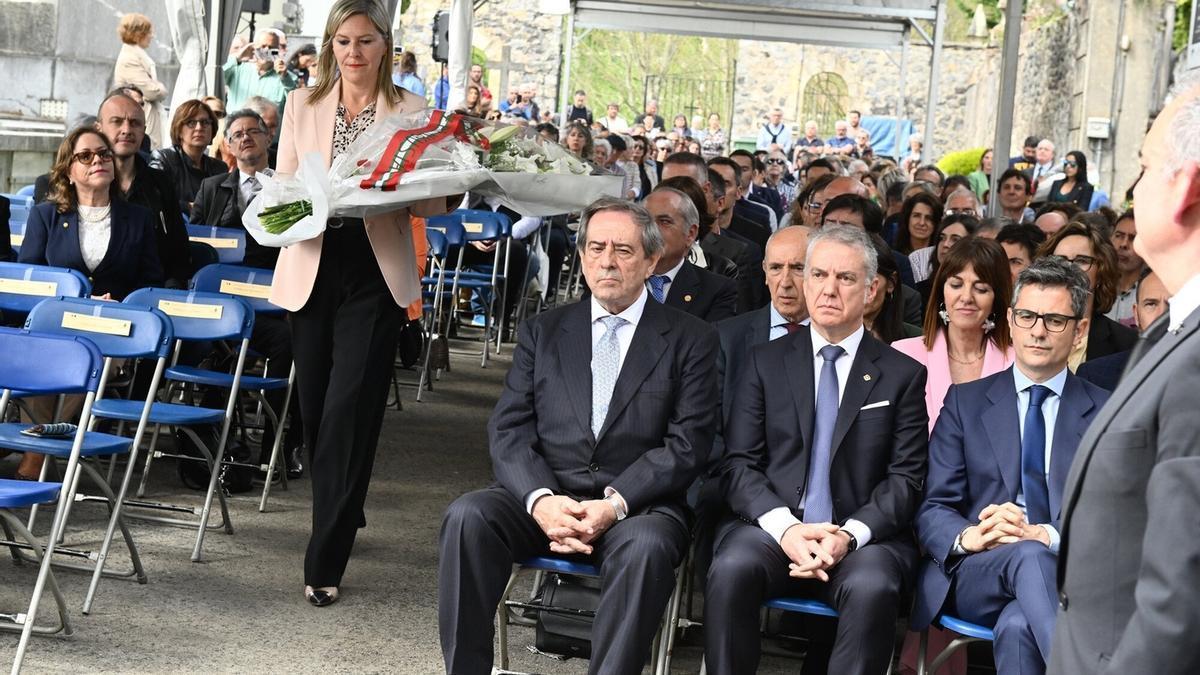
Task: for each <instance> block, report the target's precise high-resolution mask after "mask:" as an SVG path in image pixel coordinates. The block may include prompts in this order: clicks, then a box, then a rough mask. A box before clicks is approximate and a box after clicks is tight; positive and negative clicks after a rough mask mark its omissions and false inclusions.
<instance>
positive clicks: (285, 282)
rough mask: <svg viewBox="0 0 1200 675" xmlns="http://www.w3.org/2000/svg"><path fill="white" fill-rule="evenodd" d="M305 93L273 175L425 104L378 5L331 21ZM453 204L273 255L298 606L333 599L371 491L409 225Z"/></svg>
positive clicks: (408, 263) (288, 108) (288, 115)
mask: <svg viewBox="0 0 1200 675" xmlns="http://www.w3.org/2000/svg"><path fill="white" fill-rule="evenodd" d="M319 53H320V56H319V60H318V64H317V72H318V73H320V79H319V80H318V82H317V85H316V86H315V87H313V88H309V89H297V90H295V91H292V92H291V93H289V94H288V97H287V104H286V105H285V106H284V109H283V110H284V114H283V129H282V131H281V133H280V135H279V155H278V161H277V165H276V171H277V172H278V173H279V174H282V175H290V174H294V173H296V170H297V168H298V167H299V164H300V158H302V157H304V156H306V155H308V154H309V153H318V154H319V155H320V156H321V157H322V159H323V160H324V164H325V166H326V167H328V166H329V164H330V163H331V162H332V161H333V159H334V158H336V157H338V156H340V155H342V154H343V153H344V152H345V151H346V149H347V148H348V147H349V146H350V144H351V143H353V142H354V140H355V139H356V138H358V137H359V135H361V134H362V132H364V131H365V130H367V129H368V128H369V127H370V126H371V125H372V124H374V122H375V121H376V120H377V119H382V118H383V117H385V116H388V115H392V114H398V113H409V112H415V111H419V110H421V109H423V108H425V107H426V103H425V99H423V98H420V97H418V96H415V95H413V94H412V93H411V92H406V91H405V90H403V89H401V88H399V87H396V86H395V85H394V84H392V33H391V17H390V16H389V15H388V12H387V10H386V9H385V8H384V7H383V6H382V5H381V4H380V3H379V2H378V1H376V0H338V1H337V2H335V3H334V5H333V7H332V9H330V10H329V18H328V19H327V20H326V23H325V32H324V37H323V38H322V40H321V49H320V50H319ZM460 201H461V197H460V196H456V197H451V198H441V197H439V198H436V199H429V200H425V201H421V202H416V203H415V204H412V205H411V206H410V207H408V208H398V209H396V210H394V211H388V212H386V213H380V214H376V215H371V216H367V217H365V218H331V219H330V220H329V222H328V223H327V224H326V229H325V232H324V234H322V235H321V236H319V237H317V238H315V239H309V240H307V241H302V242H300V243H298V244H293V245H292V246H288V247H287V248H284V249H283V250H282V251H280V254H279V262H278V264H277V265H276V268H275V280H274V284H273V285H272V287H271V302H273V303H275V304H276V305H279V306H280V307H283V308H284V309H286V310H288V312H289V313H290V314H289V318H290V320H291V327H292V349H293V353H294V355H295V364H296V384H297V388H298V392H299V402H300V412H301V417H302V418H303V419H304V432H305V439H306V445H307V447H308V448H309V450H310V452H311V459H310V463H311V465H312V492H313V505H312V509H313V521H312V522H313V526H312V536H311V537H310V538H309V542H308V550H307V552H306V554H305V557H304V583H305V587H304V595H305V598H306V599H307V600H308V601H309V603H311V604H312V605H314V606H317V607H324V606H326V605H329V604H332V603H333V602H335V601H337V599H338V587H339V586H340V585H341V583H342V575H343V574H344V573H345V570H346V564H347V563H348V562H349V560H350V552H351V549H352V548H353V547H354V539H355V536H356V534H357V532H358V528H360V527H364V526H365V525H366V517H365V515H364V513H363V506H364V504H365V503H366V498H367V487H368V485H369V484H370V481H371V468H372V465H373V463H374V460H375V447H376V444H377V442H378V440H379V432H380V427H381V426H382V424H383V412H384V407H385V404H386V402H387V395H388V387H389V385H390V384H391V373H392V362H393V359H394V358H395V356H396V345H397V340H398V337H399V331H400V326H401V325H402V324H403V322H404V307H406V306H407V305H408V304H409V303H411V302H412V301H413V300H416V299H417V298H419V297H420V295H421V285H420V279H419V277H418V274H417V261H416V253H415V252H414V250H413V234H412V229H413V226H412V223H411V222H410V221H409V215H410V214H411V215H413V216H420V217H427V216H433V215H439V214H443V213H446V212H448V211H450V210H451V209H453V208H454V205H456V204H458V203H459V202H460Z"/></svg>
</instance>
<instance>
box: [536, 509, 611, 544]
mask: <svg viewBox="0 0 1200 675" xmlns="http://www.w3.org/2000/svg"><path fill="white" fill-rule="evenodd" d="M533 519H534V520H535V521H537V524H538V527H540V528H542V532H545V533H546V536H547V537H549V538H550V550H551V551H552V552H554V553H566V554H569V553H582V554H584V555H591V553H592V546H591V543H592V542H593V541H595V540H596V539H598V538H599V537H600V535H602V534H604V532H605V531H606V530H608V528H610V527H612V525H613V523H615V522H617V514H616V512H615V511H614V510H613V507H612V504H609V503H608V502H606V501H604V500H603V499H591V500H588V501H583V502H578V501H575V500H574V499H571V498H570V497H566V496H563V495H546V496H544V497H539V498H538V500H537V501H536V502H534V504H533Z"/></svg>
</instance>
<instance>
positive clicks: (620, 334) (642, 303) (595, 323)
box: [525, 287, 650, 514]
mask: <svg viewBox="0 0 1200 675" xmlns="http://www.w3.org/2000/svg"><path fill="white" fill-rule="evenodd" d="M649 297H650V293H649V292H648V291H647V290H646V289H645V287H643V288H642V293H641V295H639V296H638V298H637V300H634V301H633V304H632V305H630V306H628V307H626V308H625V310H624V311H623V312H621V313H620V314H617V315H616V316H619V317H621V318H622V319H625V323H623V324H621V326H620V327H619V328H617V344H618V345H620V347H621V358H620V361H619V364H620V365H619V366H618V367H617V373H618V375H617V377H620V372H621V366H624V365H625V355H626V354H628V353H629V345H630V344H632V343H633V334H634V333H635V332H636V331H637V325H638V322H639V321H641V320H642V311H643V310H645V309H646V299H647V298H649ZM590 302H591V307H592V349H593V350H595V348H596V343H597V342H600V338H602V337H604V330H605V328H604V323H603V322H602V321H600V319H603V318H606V317H609V316H613V314H612V313H611V312H609V311H608V310H607V309H604V308H603V307H601V306H600V302H599V301H597V300H596V296H594V295H593V296H591V300H590ZM552 494H554V491H553V490H551V489H549V488H538V489H536V490H533V491H532V492H530V493H529V494H527V495H525V510H526V511H527V512H529V513H530V514H532V513H533V503H534V502H536V501H537V500H538V497H542V496H544V495H552ZM613 495H616V496H617V497H618V498H619V499H620V501H621V503H625V499H624V498H623V497H621V496H620V494H618V493H617V491H616V490H613V489H612V488H611V487H606V488H604V496H605V497H609V496H613Z"/></svg>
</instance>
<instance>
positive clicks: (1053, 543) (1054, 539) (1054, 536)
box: [1039, 525, 1062, 555]
mask: <svg viewBox="0 0 1200 675" xmlns="http://www.w3.org/2000/svg"><path fill="white" fill-rule="evenodd" d="M1039 527H1041V528H1042V529H1044V530H1046V534H1047V535H1049V536H1050V552H1051V553H1053V554H1055V555H1058V544H1059V542H1061V541H1062V536H1061V535H1059V534H1058V530H1056V529H1054V526H1053V525H1040V526H1039Z"/></svg>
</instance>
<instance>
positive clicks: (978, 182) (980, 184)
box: [966, 148, 994, 199]
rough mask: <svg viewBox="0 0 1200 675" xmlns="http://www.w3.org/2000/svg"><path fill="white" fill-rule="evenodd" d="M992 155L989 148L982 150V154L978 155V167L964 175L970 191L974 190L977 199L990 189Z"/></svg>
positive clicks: (981, 197)
mask: <svg viewBox="0 0 1200 675" xmlns="http://www.w3.org/2000/svg"><path fill="white" fill-rule="evenodd" d="M993 157H994V154H993V153H992V149H991V148H988V149H987V150H984V151H983V154H982V155H980V156H979V168H978V169H976V170H974V171H972V172H971V173H969V174H967V176H966V178H967V184H968V186H969V187H970V188H971V192H974V193H975V196H976V197H978V198H979V199H983V198H984V195H986V194H987V193H988V190H990V189H991V185H992V162H993Z"/></svg>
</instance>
